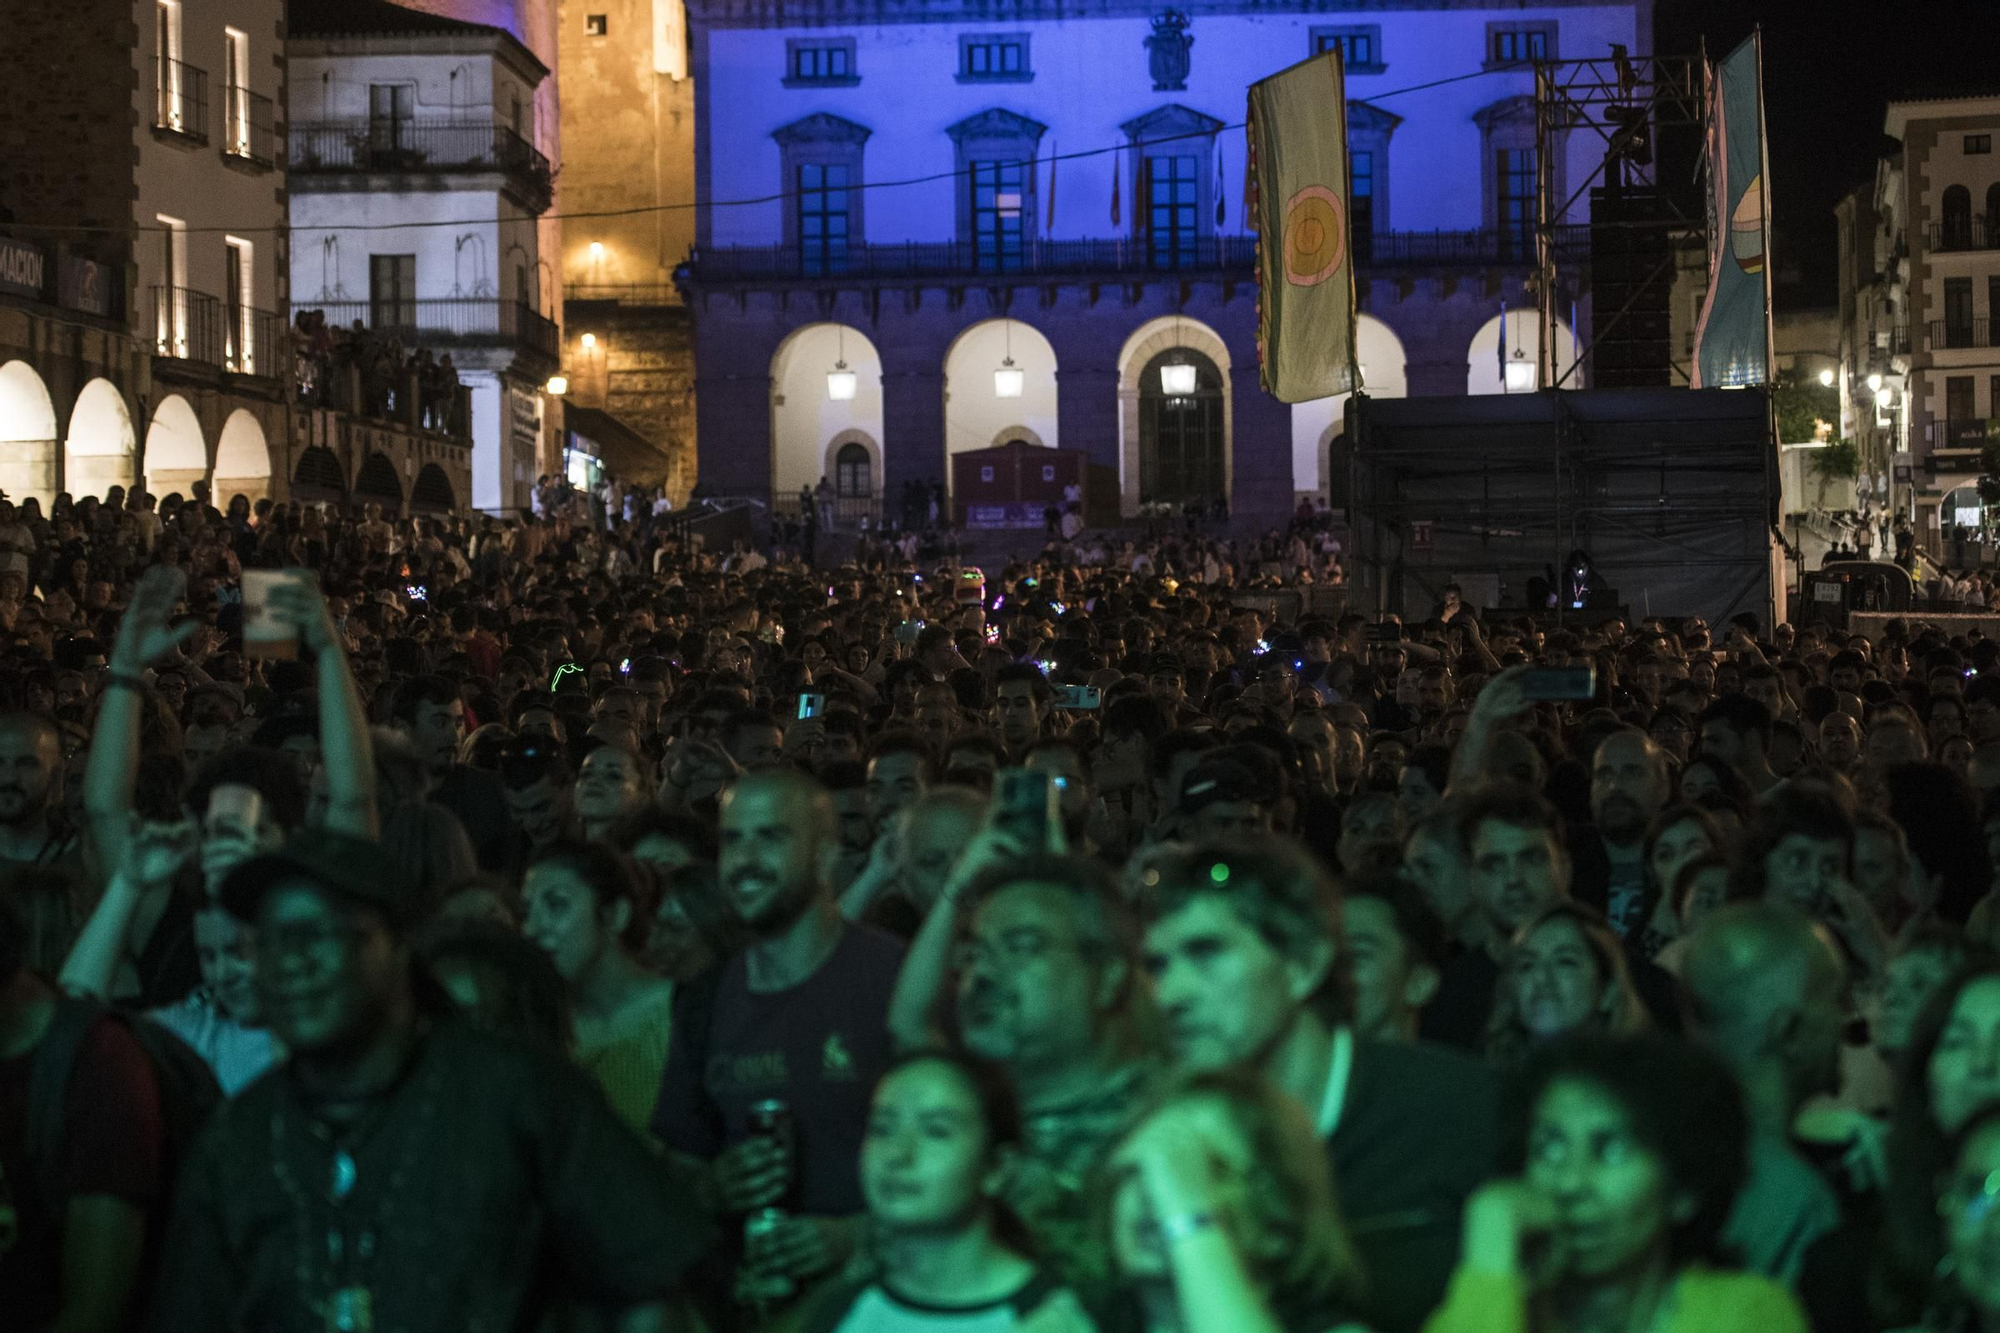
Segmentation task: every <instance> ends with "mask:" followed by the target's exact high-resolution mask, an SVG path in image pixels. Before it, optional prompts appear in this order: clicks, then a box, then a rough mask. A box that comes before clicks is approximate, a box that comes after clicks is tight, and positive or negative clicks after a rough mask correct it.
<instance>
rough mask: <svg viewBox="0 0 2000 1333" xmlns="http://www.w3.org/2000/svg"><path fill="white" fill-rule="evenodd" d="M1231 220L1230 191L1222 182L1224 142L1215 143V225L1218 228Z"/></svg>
mask: <svg viewBox="0 0 2000 1333" xmlns="http://www.w3.org/2000/svg"><path fill="white" fill-rule="evenodd" d="M1228 221H1229V191H1228V190H1227V189H1225V188H1223V184H1222V142H1221V140H1219V139H1218V140H1217V141H1216V145H1215V225H1216V228H1217V229H1218V230H1220V229H1221V228H1222V227H1223V226H1225V225H1226V224H1227V223H1228Z"/></svg>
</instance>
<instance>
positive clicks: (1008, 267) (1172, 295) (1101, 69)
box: [684, 0, 1652, 515]
mask: <svg viewBox="0 0 2000 1333" xmlns="http://www.w3.org/2000/svg"><path fill="white" fill-rule="evenodd" d="M690 16H691V17H690V33H691V40H692V48H691V59H690V62H689V68H690V73H691V77H692V79H693V82H694V93H695V105H696V114H695V153H694V157H695V197H696V200H697V203H698V208H697V212H696V218H695V226H696V235H695V248H694V254H693V257H692V261H691V263H690V264H689V266H688V268H687V269H686V271H685V274H684V290H685V291H686V293H687V297H688V301H689V306H690V309H691V312H692V315H693V322H694V340H695V359H696V365H697V368H698V378H697V381H696V395H695V397H696V411H697V419H698V423H699V441H700V457H701V476H702V480H703V482H704V484H705V485H707V486H708V487H710V488H711V489H712V490H715V491H734V492H740V493H745V494H752V495H758V496H763V497H768V498H770V499H772V500H773V501H774V502H776V503H783V502H784V501H785V500H786V499H787V498H788V497H793V496H796V495H797V493H798V491H799V488H800V487H801V486H809V485H813V484H815V483H817V482H818V480H819V479H820V478H821V477H822V476H825V477H827V478H829V479H830V480H832V481H833V482H834V483H835V485H836V486H837V488H838V489H839V491H840V493H841V496H842V506H843V508H844V509H846V510H848V511H849V512H852V511H854V510H857V509H858V510H862V511H864V512H865V511H866V510H868V509H871V508H872V507H873V506H874V505H875V504H876V503H877V502H878V497H881V496H883V495H885V494H886V495H889V496H892V497H893V496H895V495H896V494H897V493H898V492H899V490H900V488H902V487H903V486H904V485H905V484H906V483H910V482H923V483H926V484H928V483H931V482H934V481H942V480H946V479H947V478H948V474H949V467H948V463H947V460H948V458H949V457H950V456H951V455H954V454H957V453H960V452H963V451H966V450H972V449H983V448H987V447H989V446H992V445H995V444H999V443H1005V442H1009V441H1014V440H1021V441H1026V442H1027V443H1029V444H1034V445H1047V446H1060V447H1062V448H1066V449H1079V450H1083V451H1085V452H1086V453H1087V454H1088V455H1089V457H1090V461H1091V462H1092V463H1093V464H1095V465H1098V466H1100V467H1102V468H1107V469H1111V470H1113V472H1115V475H1116V476H1117V478H1118V481H1117V486H1118V497H1117V499H1118V502H1119V507H1120V509H1121V510H1122V511H1123V512H1124V513H1125V514H1127V515H1131V514H1134V513H1136V512H1137V511H1138V510H1139V509H1140V508H1141V507H1142V506H1145V505H1153V504H1169V505H1179V504H1181V503H1183V502H1186V501H1189V500H1212V499H1215V498H1218V496H1219V497H1220V498H1226V499H1227V500H1228V501H1229V502H1230V504H1231V506H1232V508H1233V509H1234V510H1235V511H1236V512H1237V513H1239V514H1250V515H1275V514H1277V513H1280V512H1283V511H1285V510H1288V509H1290V508H1291V506H1292V505H1293V503H1294V501H1295V499H1296V497H1298V496H1299V495H1312V494H1323V493H1325V492H1326V491H1327V489H1328V487H1329V484H1330V483H1329V477H1330V473H1331V472H1332V471H1333V470H1334V469H1331V468H1330V467H1329V465H1328V458H1329V452H1330V450H1331V449H1332V448H1333V447H1334V442H1335V438H1336V437H1337V436H1338V435H1339V433H1340V430H1341V417H1342V411H1343V408H1344V398H1330V399H1323V400H1320V401H1318V402H1313V403H1306V404H1301V405H1298V406H1287V405H1285V404H1281V403H1279V402H1277V401H1275V400H1274V399H1271V398H1269V397H1268V396H1266V395H1265V394H1264V393H1263V392H1262V391H1261V389H1260V388H1259V386H1258V367H1257V355H1256V342H1255V325H1256V288H1255V283H1254V280H1253V277H1252V261H1253V258H1254V255H1255V244H1256V240H1255V237H1254V235H1251V234H1250V233H1249V232H1248V230H1247V227H1246V220H1245V217H1244V209H1243V204H1242V198H1243V187H1244V166H1245V161H1244V157H1245V138H1244V134H1243V131H1242V127H1241V123H1242V120H1243V114H1244V105H1245V89H1246V87H1247V86H1248V85H1249V84H1250V83H1251V82H1253V81H1255V80H1256V79H1259V78H1262V77H1264V76H1265V75H1268V74H1271V73H1273V72H1275V71H1277V70H1279V69H1281V68H1284V67H1286V66H1288V65H1291V64H1293V63H1295V62H1296V61H1299V60H1302V59H1305V58H1307V57H1308V56H1310V55H1312V54H1314V53H1315V52H1318V51H1323V50H1325V49H1326V48H1327V47H1328V46H1330V45H1338V46H1339V47H1340V48H1341V49H1342V52H1343V56H1344V59H1345V64H1346V68H1347V70H1348V96H1349V99H1350V101H1349V106H1348V126H1349V136H1348V137H1349V148H1350V152H1351V156H1352V161H1353V182H1352V185H1353V189H1352V195H1353V201H1354V202H1353V209H1352V212H1353V219H1352V224H1353V233H1354V234H1353V240H1352V243H1353V246H1354V251H1355V259H1356V269H1357V289H1358V296H1359V301H1360V308H1361V311H1362V317H1361V321H1360V355H1359V360H1360V362H1361V364H1362V368H1363V373H1364V379H1365V385H1366V388H1367V390H1368V391H1369V392H1370V393H1372V394H1376V395H1380V396H1396V395H1401V394H1405V393H1408V394H1465V393H1497V392H1503V391H1505V390H1506V389H1507V388H1508V387H1509V386H1510V385H1511V386H1515V387H1528V386H1532V384H1533V383H1534V382H1535V366H1534V359H1535V357H1536V356H1537V346H1538V329H1539V325H1538V320H1537V316H1536V314H1535V310H1534V305H1535V302H1534V298H1533V296H1532V294H1531V293H1530V292H1529V290H1528V289H1527V286H1526V279H1527V277H1528V273H1529V267H1530V260H1531V257H1532V253H1533V244H1532V238H1531V231H1530V229H1531V226H1532V222H1533V217H1534V182H1535V177H1536V171H1537V166H1538V164H1537V162H1536V160H1535V158H1536V134H1535V117H1534V111H1533V76H1532V72H1531V64H1530V62H1532V61H1534V60H1537V59H1549V60H1560V59H1565V58H1574V57H1578V56H1583V55H1593V56H1605V55H1609V54H1610V52H1611V49H1612V47H1613V46H1614V44H1615V45H1622V46H1623V47H1624V48H1625V49H1627V50H1631V51H1639V52H1645V51H1649V50H1650V49H1651V41H1652V36H1651V6H1650V4H1648V3H1644V0H1557V2H1554V3H1539V4H1527V5H1523V4H1519V3H1513V2H1512V0H1508V2H1507V3H1499V2H1497V0H1496V2H1495V3H1478V2H1476V0H1466V2H1463V3H1457V2H1454V3H1443V2H1441V0H1384V2H1383V3H1380V4H1371V5H1369V6H1368V7H1366V8H1365V9H1361V8H1356V7H1351V6H1339V7H1327V6H1322V5H1317V4H1312V5H1308V4H1298V5H1284V4H1278V5H1270V4H1252V3H1246V2H1244V0H1195V2H1194V3H1189V4H1185V5H1180V6H1176V7H1175V8H1174V9H1172V10H1169V9H1168V7H1167V6H1166V5H1164V4H1154V3H1137V0H1101V2H1100V3H1097V4H1093V5H1090V6H1087V7H1086V6H1071V5H1061V4H1058V5H1051V6H1018V7H1016V6H1000V7H994V8H993V9H991V10H989V11H984V12H982V13H981V14H979V15H977V16H974V15H971V14H969V13H968V11H966V10H965V9H964V8H963V7H960V6H956V5H948V4H945V3H943V0H906V2H903V3H896V4H888V3H882V2H881V0H851V2H850V3H844V4H841V5H837V6H835V5H793V4H778V3H775V2H774V0H693V4H692V5H691V9H690ZM1602 148H1603V143H1602V140H1601V139H1600V138H1599V137H1598V136H1596V135H1592V134H1572V135H1569V136H1567V137H1566V138H1564V139H1563V140H1561V141H1560V142H1559V144H1558V153H1559V155H1558V157H1557V159H1556V161H1555V162H1554V163H1553V164H1552V166H1553V173H1552V174H1553V175H1554V178H1555V182H1556V191H1557V194H1558V195H1559V196H1561V197H1563V198H1567V197H1568V196H1569V194H1570V193H1571V191H1572V190H1573V189H1574V188H1575V187H1576V186H1578V185H1580V184H1582V183H1583V182H1585V181H1586V179H1587V178H1588V176H1589V174H1590V173H1591V171H1592V170H1593V169H1594V168H1595V167H1596V166H1597V164H1598V160H1599V157H1600V155H1601V152H1602ZM1572 216H1573V217H1576V218H1577V220H1579V221H1580V220H1581V217H1580V215H1579V214H1572ZM1575 257H1576V256H1574V255H1572V256H1571V258H1575ZM1583 268H1584V266H1583V265H1581V264H1575V263H1572V264H1570V265H1569V266H1568V267H1567V269H1566V270H1565V271H1566V273H1568V274H1571V275H1575V274H1579V273H1581V272H1582V271H1583ZM1583 296H1584V293H1582V292H1581V291H1580V290H1579V289H1577V287H1576V285H1575V283H1574V282H1573V281H1570V280H1567V279H1566V285H1565V286H1564V287H1563V288H1562V290H1560V291H1559V292H1558V293H1557V294H1556V301H1555V308H1556V309H1557V310H1559V311H1563V312H1566V313H1567V312H1571V311H1575V310H1577V309H1578V308H1579V307H1583V308H1587V301H1584V300H1583V299H1582V298H1583ZM1574 322H1575V321H1574V319H1573V318H1572V319H1566V320H1564V321H1563V324H1564V327H1562V328H1561V329H1559V330H1557V331H1556V332H1557V337H1556V345H1557V348H1558V352H1557V356H1558V360H1559V362H1560V364H1559V365H1558V366H1557V367H1556V368H1555V370H1556V371H1557V372H1558V373H1561V372H1564V371H1567V370H1568V369H1569V365H1570V362H1571V361H1573V359H1574V357H1575V356H1576V348H1577V335H1578V334H1579V333H1581V334H1582V335H1583V336H1584V337H1587V336H1588V331H1587V330H1577V329H1574V328H1573V327H1571V326H1572V325H1573V324H1574ZM1510 365H1511V367H1512V369H1511V370H1510V369H1508V367H1509V366H1510ZM1168 367H1174V368H1176V369H1175V374H1174V375H1173V376H1172V377H1169V378H1164V379H1163V377H1162V374H1161V371H1162V370H1163V369H1164V368H1168ZM1186 367H1192V369H1193V377H1194V387H1193V388H1192V390H1191V391H1187V390H1185V389H1183V388H1181V387H1180V378H1181V377H1182V376H1184V375H1185V374H1186V370H1185V369H1184V368H1186ZM1568 382H1569V383H1570V384H1571V385H1574V384H1576V383H1578V379H1577V377H1575V376H1572V377H1571V378H1570V379H1569V381H1568ZM1169 384H1172V385H1174V386H1176V391H1175V392H1171V393H1170V392H1168V385H1169Z"/></svg>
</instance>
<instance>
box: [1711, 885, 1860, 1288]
mask: <svg viewBox="0 0 2000 1333" xmlns="http://www.w3.org/2000/svg"><path fill="white" fill-rule="evenodd" d="M1843 970H1844V969H1843V964H1842V963H1841V960H1840V956H1839V954H1838V953H1837V951H1836V949H1835V946H1834V944H1833V942H1832V941H1831V940H1829V939H1828V938H1827V936H1826V935H1825V934H1824V933H1823V931H1822V929H1821V928H1820V927H1819V926H1816V925H1815V924H1814V923H1813V921H1812V920H1811V919H1810V918H1809V917H1807V916H1805V915H1804V914H1803V913H1801V912H1799V911H1798V910H1797V909H1796V908H1793V907H1790V906H1788V905H1787V904H1784V903H1775V902H1742V903H1732V904H1730V905H1728V906H1726V907H1723V908H1720V909H1719V910H1717V911H1715V912H1713V913H1711V914H1710V915H1709V916H1707V917H1706V918H1704V919H1703V920H1702V923H1701V925H1700V926H1699V927H1698V928H1697V929H1696V930H1695V933H1694V934H1693V936H1691V937H1690V938H1689V940H1688V948H1687V957H1686V961H1685V964H1684V965H1683V967H1682V969H1681V978H1682V980H1683V982H1684V983H1685V985H1686V987H1687V995H1688V1022H1689V1024H1690V1028H1691V1031H1692V1033H1693V1035H1694V1036H1695V1037H1696V1038H1697V1039H1698V1040H1700V1041H1702V1042H1703V1043H1705V1044H1706V1045H1707V1046H1709V1047H1710V1049H1712V1050H1713V1051H1714V1052H1715V1053H1716V1054H1717V1055H1719V1056H1721V1057H1722V1059H1723V1060H1724V1061H1725V1062H1727V1063H1728V1065H1729V1067H1730V1069H1731V1070H1732V1071H1733V1072H1734V1073H1735V1075H1736V1078H1737V1081H1738V1082H1739V1083H1740V1084H1741V1085H1742V1087H1743V1097H1744V1106H1745V1109H1746V1110H1747V1112H1748V1114H1749V1118H1750V1145H1749V1146H1750V1163H1749V1166H1750V1173H1749V1176H1748V1177H1747V1178H1746V1179H1745V1181H1744V1183H1743V1190H1742V1192H1741V1193H1740V1194H1739V1195H1737V1198H1736V1208H1735V1211H1734V1212H1733V1213H1731V1215H1730V1218H1729V1226H1728V1228H1727V1229H1726V1231H1725V1232H1724V1235H1723V1241H1724V1243H1725V1244H1728V1245H1732V1246H1735V1247H1737V1248H1738V1249H1739V1250H1740V1251H1741V1252H1742V1255H1743V1261H1744V1267H1745V1268H1746V1269H1748V1270H1749V1271H1751V1272H1755V1273H1761V1274H1763V1275H1764V1276H1766V1277H1770V1278H1774V1279H1776V1280H1778V1281H1781V1282H1787V1283H1790V1282H1794V1281H1796V1280H1797V1278H1798V1274H1799V1265H1800V1262H1801V1261H1802V1260H1803V1259H1804V1257H1805V1252H1806V1248H1807V1247H1808V1246H1809V1245H1811V1244H1812V1242H1813V1241H1814V1240H1816V1239H1817V1238H1818V1237H1819V1236H1820V1235H1821V1234H1823V1233H1825V1232H1827V1231H1831V1230H1832V1229H1833V1228H1834V1227H1836V1226H1838V1225H1839V1224H1840V1205H1839V1202H1838V1201H1837V1199H1836V1198H1835V1195H1834V1193H1833V1190H1832V1189H1831V1188H1830V1187H1829V1186H1828V1185H1827V1183H1826V1181H1825V1180H1824V1179H1822V1178H1821V1177H1820V1175H1819V1173H1818V1172H1817V1171H1815V1170H1814V1169H1813V1168H1812V1166H1811V1165H1810V1164H1808V1163H1807V1162H1806V1160H1805V1158H1803V1157H1801V1156H1800V1155H1799V1153H1798V1151H1797V1149H1796V1148H1794V1147H1793V1145H1792V1138H1791V1126H1792V1120H1793V1118H1794V1117H1795V1116H1796V1115H1797V1114H1798V1110H1799V1107H1801V1106H1802V1105H1804V1104H1805V1102H1806V1100H1807V1099H1808V1098H1810V1097H1812V1096H1813V1095H1814V1094H1816V1093H1819V1092H1821V1091H1825V1090H1829V1089H1831V1088H1832V1087H1833V1086H1834V1081H1835V1078H1836V1076H1837V1074H1838V1062H1839V1057H1840V1026H1841V1013H1840V990H1841V985H1842V981H1843Z"/></svg>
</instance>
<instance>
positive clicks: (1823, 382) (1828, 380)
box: [1819, 370, 1833, 389]
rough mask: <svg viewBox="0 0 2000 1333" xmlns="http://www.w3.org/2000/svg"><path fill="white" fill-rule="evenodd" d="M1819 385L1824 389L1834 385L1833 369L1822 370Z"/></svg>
mask: <svg viewBox="0 0 2000 1333" xmlns="http://www.w3.org/2000/svg"><path fill="white" fill-rule="evenodd" d="M1819 387H1820V388H1822V389H1831V388H1832V387H1833V372H1832V371H1831V370H1822V371H1821V372H1820V373H1819Z"/></svg>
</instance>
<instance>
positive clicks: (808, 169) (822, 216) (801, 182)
mask: <svg viewBox="0 0 2000 1333" xmlns="http://www.w3.org/2000/svg"><path fill="white" fill-rule="evenodd" d="M848 185H849V180H848V173H847V167H846V165H845V164H844V163H839V162H829V163H822V162H806V163H802V164H801V165H800V166H799V175H798V191H799V270H800V271H801V272H802V273H804V274H805V275H806V276H807V277H809V278H814V277H820V276H822V275H824V274H828V273H844V272H846V270H847V240H848V234H849V228H848V216H847V194H848Z"/></svg>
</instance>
